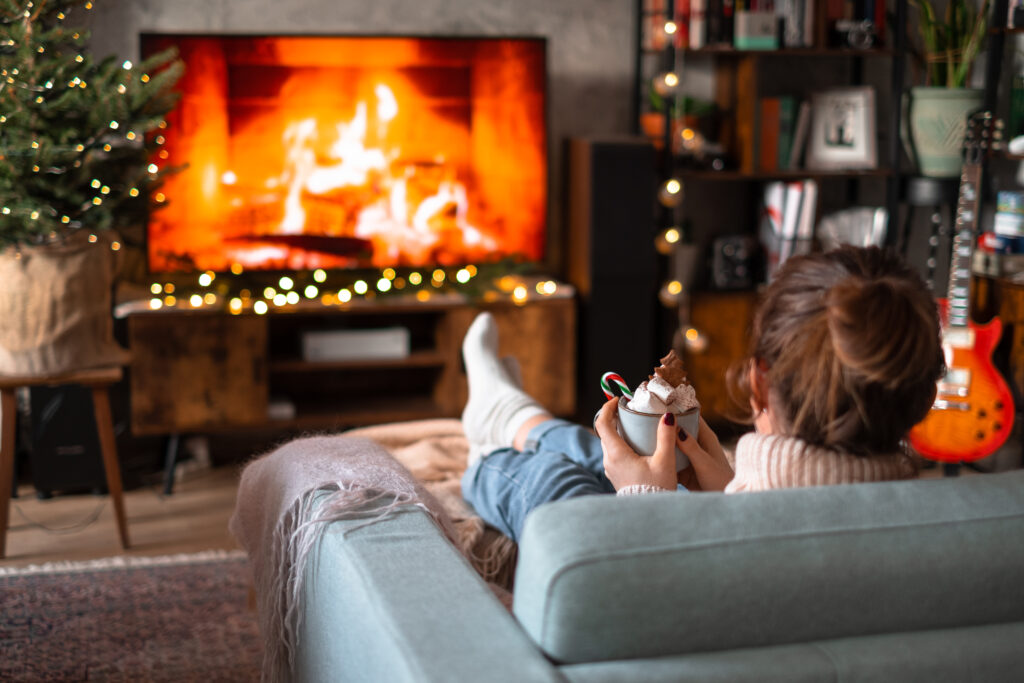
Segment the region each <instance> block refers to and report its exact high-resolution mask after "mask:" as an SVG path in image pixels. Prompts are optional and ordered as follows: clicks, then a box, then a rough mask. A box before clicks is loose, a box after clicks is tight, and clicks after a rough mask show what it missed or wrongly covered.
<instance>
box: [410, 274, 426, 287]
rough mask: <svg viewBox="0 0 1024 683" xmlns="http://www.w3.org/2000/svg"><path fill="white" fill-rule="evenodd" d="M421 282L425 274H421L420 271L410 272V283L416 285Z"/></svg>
mask: <svg viewBox="0 0 1024 683" xmlns="http://www.w3.org/2000/svg"><path fill="white" fill-rule="evenodd" d="M421 282H423V276H422V275H420V274H419V273H409V284H410V285H414V286H415V285H419V284H420V283H421Z"/></svg>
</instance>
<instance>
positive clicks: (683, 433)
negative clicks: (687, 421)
mask: <svg viewBox="0 0 1024 683" xmlns="http://www.w3.org/2000/svg"><path fill="white" fill-rule="evenodd" d="M677 433H678V434H679V440H680V441H686V436H687V434H686V430H685V429H683V428H682V427H680V428H679V429H678V430H677Z"/></svg>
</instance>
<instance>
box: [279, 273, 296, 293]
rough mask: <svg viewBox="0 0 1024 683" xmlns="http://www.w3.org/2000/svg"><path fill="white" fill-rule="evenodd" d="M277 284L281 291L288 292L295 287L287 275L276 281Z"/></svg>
mask: <svg viewBox="0 0 1024 683" xmlns="http://www.w3.org/2000/svg"><path fill="white" fill-rule="evenodd" d="M277 284H278V286H279V287H281V289H284V290H288V289H291V288H292V287H294V286H295V282H294V281H293V280H292V279H291V278H290V277H288V276H287V275H285V276H283V277H282V278H281V279H280V280H278V281H277Z"/></svg>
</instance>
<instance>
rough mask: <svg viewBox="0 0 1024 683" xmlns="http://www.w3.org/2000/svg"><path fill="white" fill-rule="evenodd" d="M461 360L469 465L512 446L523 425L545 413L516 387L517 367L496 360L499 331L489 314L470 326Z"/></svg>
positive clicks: (463, 414)
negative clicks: (466, 383) (465, 381)
mask: <svg viewBox="0 0 1024 683" xmlns="http://www.w3.org/2000/svg"><path fill="white" fill-rule="evenodd" d="M462 358H463V360H464V361H465V363H466V377H467V379H468V380H469V400H468V401H467V402H466V408H465V410H463V411H462V428H463V430H464V431H465V432H466V438H467V439H468V440H469V442H470V463H469V464H471V465H472V464H473V462H475V460H476V458H479V457H480V455H483V453H484V452H490V451H491V450H495V449H498V448H506V447H509V446H511V445H512V442H513V441H514V440H515V436H516V433H517V432H518V431H519V428H520V427H521V426H522V425H523V423H524V422H526V421H527V420H529V419H530V418H532V417H536V416H537V415H546V414H548V411H547V410H545V409H544V408H543V407H542V406H541V405H540V404H539V403H537V401H535V400H534V399H533V398H532V397H531V396H530V395H529V394H527V393H526V392H524V391H523V390H522V389H521V388H520V387H519V383H518V378H517V377H515V375H516V374H518V372H517V370H518V363H516V364H515V365H512V363H508V362H507V361H508V359H506V362H503V361H502V359H500V358H499V357H498V327H497V325H496V324H495V322H494V316H492V315H491V314H490V313H481V314H480V315H478V316H477V317H476V320H474V321H473V324H472V325H470V326H469V330H468V331H467V332H466V337H465V339H463V341H462ZM513 361H514V359H513ZM510 369H511V370H513V371H512V372H510ZM482 449H488V450H487V451H483V450H482Z"/></svg>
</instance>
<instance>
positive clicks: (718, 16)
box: [704, 0, 723, 45]
mask: <svg viewBox="0 0 1024 683" xmlns="http://www.w3.org/2000/svg"><path fill="white" fill-rule="evenodd" d="M722 19H723V17H722V0H705V8H704V44H705V45H718V44H719V43H721V42H722Z"/></svg>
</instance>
